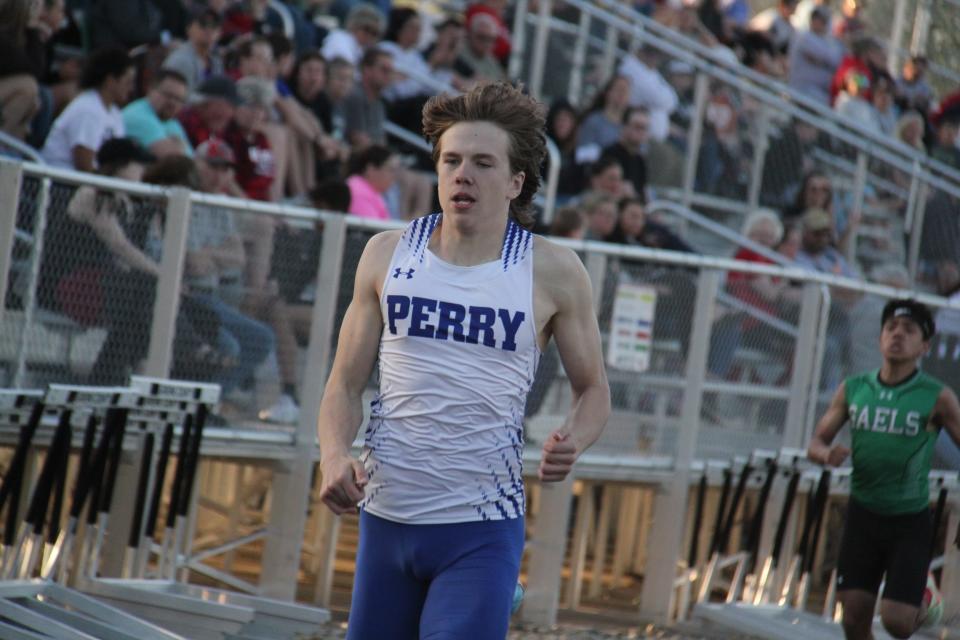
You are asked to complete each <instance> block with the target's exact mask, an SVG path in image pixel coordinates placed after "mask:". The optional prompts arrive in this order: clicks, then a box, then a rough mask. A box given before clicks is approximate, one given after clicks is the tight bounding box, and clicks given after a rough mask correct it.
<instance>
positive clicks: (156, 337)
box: [144, 187, 190, 378]
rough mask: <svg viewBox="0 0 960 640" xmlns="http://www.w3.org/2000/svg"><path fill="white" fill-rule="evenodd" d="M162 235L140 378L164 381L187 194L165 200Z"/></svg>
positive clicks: (172, 193) (177, 299)
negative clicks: (151, 318)
mask: <svg viewBox="0 0 960 640" xmlns="http://www.w3.org/2000/svg"><path fill="white" fill-rule="evenodd" d="M164 226H165V231H164V234H163V260H162V261H161V263H160V278H159V280H158V281H157V292H156V297H155V299H154V301H153V323H152V325H151V327H150V349H149V351H148V352H147V363H146V367H145V371H144V375H148V376H154V377H157V378H165V377H167V376H168V375H169V374H170V364H171V360H172V351H173V339H174V334H175V332H176V323H177V310H178V309H179V307H180V282H181V281H182V280H183V260H184V256H185V254H186V250H187V231H188V229H189V227H190V191H189V190H187V189H184V188H183V187H176V188H174V189H172V190H171V191H170V195H169V196H168V198H167V218H166V222H165V225H164Z"/></svg>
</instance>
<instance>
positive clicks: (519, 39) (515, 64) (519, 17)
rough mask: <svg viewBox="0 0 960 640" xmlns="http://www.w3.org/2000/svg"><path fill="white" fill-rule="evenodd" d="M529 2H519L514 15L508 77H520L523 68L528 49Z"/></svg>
mask: <svg viewBox="0 0 960 640" xmlns="http://www.w3.org/2000/svg"><path fill="white" fill-rule="evenodd" d="M526 17H527V0H517V3H516V5H515V6H514V14H513V29H512V37H513V42H512V43H511V47H510V62H509V63H508V64H507V75H508V76H509V77H511V78H519V77H520V69H521V68H522V67H523V54H524V53H526V48H527V22H526Z"/></svg>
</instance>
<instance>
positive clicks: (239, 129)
mask: <svg viewBox="0 0 960 640" xmlns="http://www.w3.org/2000/svg"><path fill="white" fill-rule="evenodd" d="M236 90H237V96H238V103H237V108H236V110H235V113H234V116H233V120H231V121H230V124H229V125H228V126H227V127H226V129H225V130H224V132H223V139H224V140H225V141H226V143H227V144H228V145H229V146H230V148H231V149H232V150H233V155H234V158H235V159H236V178H237V184H239V185H240V188H241V189H243V191H244V192H245V193H246V194H247V197H248V198H253V199H254V200H270V187H271V185H272V184H273V179H274V175H275V172H276V158H275V156H274V153H273V149H272V148H271V146H270V141H269V140H267V137H266V136H265V135H264V134H263V132H262V131H260V127H261V125H263V124H264V123H265V122H266V119H267V117H268V115H269V109H270V107H271V105H272V104H273V101H274V99H275V98H276V89H275V88H274V86H273V84H271V83H270V81H269V80H265V79H263V78H256V77H247V78H241V79H240V80H239V81H237V87H236Z"/></svg>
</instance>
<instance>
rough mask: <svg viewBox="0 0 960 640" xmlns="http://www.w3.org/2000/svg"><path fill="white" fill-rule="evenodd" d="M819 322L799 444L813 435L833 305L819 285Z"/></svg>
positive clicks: (823, 287)
mask: <svg viewBox="0 0 960 640" xmlns="http://www.w3.org/2000/svg"><path fill="white" fill-rule="evenodd" d="M820 297H821V299H822V303H821V305H820V322H819V328H818V329H817V341H816V343H815V344H816V347H815V348H816V351H815V353H814V355H813V374H812V375H811V379H810V393H809V396H808V397H807V415H806V418H805V419H804V421H803V432H804V433H803V437H802V438H801V439H800V441H801V442H803V443H806V442H807V439H808V438H810V436H811V435H813V425H814V424H815V422H816V419H817V404H818V402H819V398H820V377H821V374H822V373H823V357H824V354H825V353H826V351H827V326H828V325H829V324H830V306H831V305H832V304H833V299H832V296H831V295H830V288H829V287H827V285H825V284H824V285H820Z"/></svg>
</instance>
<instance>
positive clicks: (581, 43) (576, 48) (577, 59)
mask: <svg viewBox="0 0 960 640" xmlns="http://www.w3.org/2000/svg"><path fill="white" fill-rule="evenodd" d="M589 38H590V14H589V13H587V12H586V11H581V12H580V23H579V24H578V25H577V42H576V43H575V44H574V45H573V68H572V69H570V84H569V85H568V86H567V100H569V101H570V104H574V105H578V104H580V95H581V94H582V93H583V67H584V65H585V64H586V62H587V40H588V39H589Z"/></svg>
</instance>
